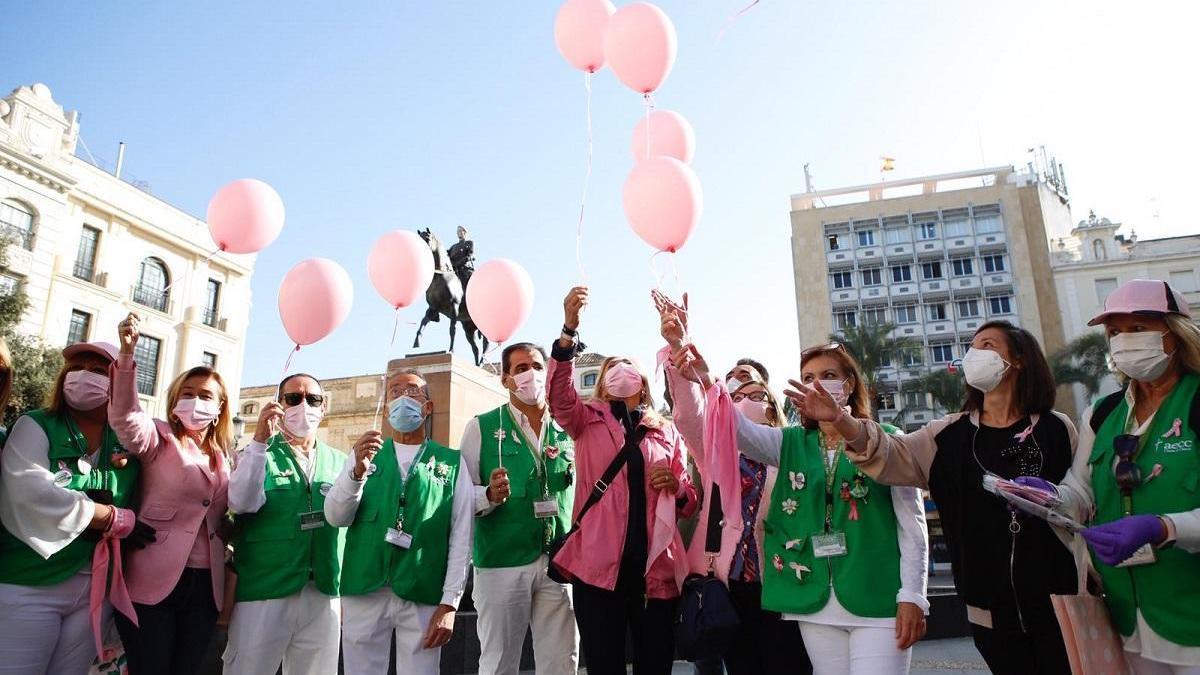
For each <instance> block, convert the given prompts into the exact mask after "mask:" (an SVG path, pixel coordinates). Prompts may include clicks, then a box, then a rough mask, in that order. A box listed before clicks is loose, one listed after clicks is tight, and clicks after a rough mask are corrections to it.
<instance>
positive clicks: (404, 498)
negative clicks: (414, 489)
mask: <svg viewBox="0 0 1200 675" xmlns="http://www.w3.org/2000/svg"><path fill="white" fill-rule="evenodd" d="M428 447H429V441H425V442H424V443H422V444H421V449H419V450H417V454H416V455H414V456H413V461H412V463H411V464H409V465H408V471H407V472H406V473H401V474H400V500H399V501H400V504H399V505H398V506H397V508H396V530H397V531H400V532H403V531H404V511H405V510H406V509H407V508H408V482H409V481H411V480H412V477H413V472H414V471H416V470H417V465H418V464H420V463H421V460H422V459H425V449H426V448H428ZM395 451H396V446H395V443H394V442H393V444H392V452H395ZM396 468H400V465H399V462H397V464H396Z"/></svg>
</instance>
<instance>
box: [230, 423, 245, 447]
mask: <svg viewBox="0 0 1200 675" xmlns="http://www.w3.org/2000/svg"><path fill="white" fill-rule="evenodd" d="M245 430H246V420H244V419H242V416H241V415H234V416H233V449H234V450H236V449H237V447H238V443H240V442H241V440H242V432H243V431H245Z"/></svg>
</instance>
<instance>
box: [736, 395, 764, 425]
mask: <svg viewBox="0 0 1200 675" xmlns="http://www.w3.org/2000/svg"><path fill="white" fill-rule="evenodd" d="M733 407H735V408H737V409H738V412H740V413H742V415H743V416H744V417H745V418H746V419H748V420H750V421H751V422H754V423H755V424H766V423H767V402H766V401H751V400H750V399H749V398H744V399H742V400H740V401H738V402H737V403H734V404H733Z"/></svg>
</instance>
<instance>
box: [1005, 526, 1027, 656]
mask: <svg viewBox="0 0 1200 675" xmlns="http://www.w3.org/2000/svg"><path fill="white" fill-rule="evenodd" d="M1011 515H1012V521H1011V522H1010V523H1009V524H1008V531H1009V532H1011V533H1012V546H1011V547H1009V549H1008V585H1009V586H1010V587H1011V588H1012V594H1013V607H1016V608H1017V623H1019V624H1020V625H1021V632H1022V633H1028V632H1029V631H1028V630H1026V629H1025V615H1024V613H1022V612H1021V599H1020V598H1019V597H1017V579H1016V574H1015V573H1014V571H1013V568H1014V567H1015V563H1016V560H1017V535H1018V534H1020V533H1021V523H1019V522H1017V514H1015V513H1013V514H1011Z"/></svg>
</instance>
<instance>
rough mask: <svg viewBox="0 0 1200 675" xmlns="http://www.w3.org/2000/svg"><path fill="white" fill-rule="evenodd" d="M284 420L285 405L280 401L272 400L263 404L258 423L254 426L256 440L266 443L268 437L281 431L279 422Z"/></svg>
mask: <svg viewBox="0 0 1200 675" xmlns="http://www.w3.org/2000/svg"><path fill="white" fill-rule="evenodd" d="M281 421H283V406H282V405H280V404H279V402H278V401H271V402H270V403H268V404H266V405H264V406H263V409H262V412H260V413H259V414H258V424H257V425H255V427H254V440H256V441H258V442H259V443H266V442H267V439H269V438H271V437H272V436H274V435H275V434H276V433H277V432H278V431H279V423H280V422H281Z"/></svg>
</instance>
